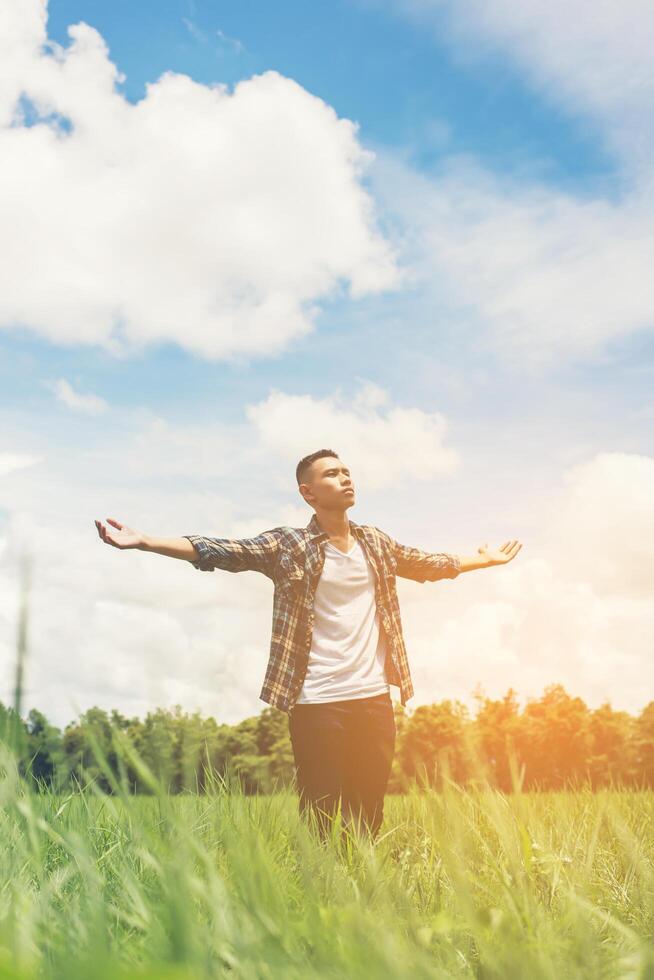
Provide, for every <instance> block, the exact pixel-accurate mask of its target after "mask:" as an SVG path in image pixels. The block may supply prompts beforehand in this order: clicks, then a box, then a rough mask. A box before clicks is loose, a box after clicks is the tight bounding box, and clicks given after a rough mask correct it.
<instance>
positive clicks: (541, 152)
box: [0, 0, 654, 726]
mask: <svg viewBox="0 0 654 980" xmlns="http://www.w3.org/2000/svg"><path fill="white" fill-rule="evenodd" d="M569 13H570V11H569V6H568V5H566V4H564V3H563V0H548V2H545V0H524V2H523V3H522V4H521V5H520V7H519V8H516V7H515V5H514V4H510V3H509V2H508V0H483V2H482V0H470V2H468V3H467V4H465V5H464V4H457V3H454V2H453V0H385V2H382V0H332V2H331V3H329V4H326V3H325V4H306V3H300V2H299V0H294V2H290V0H279V2H278V3H276V4H274V5H271V4H269V3H265V2H263V0H243V2H241V3H239V4H223V3H203V2H200V0H176V2H172V0H158V2H157V3H154V2H151V0H148V2H143V3H140V4H128V3H127V2H125V0H116V2H115V3H112V4H106V3H99V2H90V0H51V2H50V3H47V4H46V3H44V2H42V0H8V2H7V3H5V4H3V5H2V8H1V9H0V170H1V175H2V180H0V252H1V254H2V262H1V263H0V701H3V702H5V703H11V701H12V697H13V694H12V690H13V685H14V671H15V650H16V635H17V624H18V618H19V603H20V581H21V572H20V569H21V567H22V565H21V563H22V561H23V560H24V557H25V556H29V557H31V560H32V568H33V571H32V580H31V588H30V595H29V599H30V621H29V631H28V644H29V646H28V657H27V662H26V667H25V694H24V701H23V710H24V711H27V710H28V709H29V708H31V707H37V708H39V709H40V710H41V711H44V712H45V713H46V714H47V715H48V717H49V718H50V719H51V720H52V721H53V722H54V723H55V724H57V725H60V726H64V725H65V724H67V723H68V722H70V721H71V720H72V719H73V718H74V717H76V716H77V714H78V713H79V712H81V711H84V710H86V709H87V708H89V707H91V706H93V705H98V706H100V707H104V708H107V709H110V708H117V709H119V710H120V711H122V712H123V713H124V714H126V715H128V716H133V715H137V716H139V717H144V715H145V714H146V713H147V711H149V710H151V709H154V708H155V707H157V706H161V707H172V706H174V705H176V704H180V705H181V706H182V707H183V708H184V709H185V710H188V711H195V710H198V711H200V712H202V713H203V714H211V715H214V716H215V717H216V718H218V719H219V720H220V721H226V722H236V721H239V720H241V719H242V718H245V717H248V716H250V715H253V714H256V713H257V712H258V711H259V710H261V709H262V708H263V707H264V704H263V702H261V701H260V700H259V697H258V695H259V691H260V688H261V683H262V679H263V674H264V671H265V666H266V662H267V657H268V648H269V640H270V621H271V611H272V583H271V582H270V581H269V580H268V579H266V578H264V577H263V576H259V575H257V574H256V573H244V574H239V575H232V574H229V573H221V572H214V573H212V574H206V573H203V572H200V571H199V570H197V569H195V568H194V567H193V566H192V565H190V564H189V563H187V562H183V561H177V560H174V559H169V558H164V557H163V556H161V555H153V554H146V553H144V552H140V551H133V550H129V551H120V550H118V549H115V548H110V547H107V545H105V544H104V543H103V542H102V541H101V540H100V539H99V537H98V535H97V531H96V529H95V524H94V520H95V519H96V518H97V519H99V520H102V521H106V520H107V518H108V517H112V518H114V519H116V520H119V521H121V522H123V523H125V524H127V525H128V526H130V527H133V528H136V529H139V530H141V531H143V532H144V533H146V534H150V535H153V536H157V537H176V536H180V535H183V534H205V535H210V536H217V537H243V536H249V535H252V534H257V533H259V532H260V531H263V530H266V529H268V528H272V527H276V526H279V525H282V524H288V525H291V526H296V527H299V526H303V525H306V524H307V523H308V521H309V518H310V517H311V511H310V509H309V508H308V506H307V505H306V503H305V502H304V501H303V500H302V498H301V497H300V495H299V492H298V490H297V485H296V483H295V477H294V473H295V464H296V462H297V460H298V459H299V458H300V457H301V456H303V455H306V454H307V453H309V452H312V451H314V450H315V449H317V448H322V447H324V446H328V447H330V448H334V449H335V450H336V451H337V452H338V453H339V454H340V455H341V457H342V458H343V459H344V461H346V462H347V465H348V466H349V467H350V469H351V472H352V476H353V479H354V482H355V485H356V486H357V501H356V505H355V506H354V507H353V508H352V509H351V510H350V511H349V516H350V517H351V519H352V520H353V521H356V522H357V523H369V524H375V525H377V526H379V527H382V528H383V529H384V530H386V531H387V532H388V533H390V534H391V535H392V536H393V537H395V538H396V539H397V540H400V541H402V542H403V543H404V544H408V545H413V546H415V547H419V548H422V549H424V550H427V551H439V552H440V551H446V552H450V553H455V554H458V555H465V556H474V555H476V554H477V549H478V547H479V546H480V545H482V544H486V543H489V545H490V546H491V547H499V546H500V545H501V544H502V543H504V542H505V541H507V540H512V539H516V540H519V541H520V542H521V545H522V547H521V550H520V553H519V554H518V556H517V557H516V558H515V559H514V560H513V561H511V562H510V563H508V564H506V565H502V566H497V567H493V568H484V569H479V570H476V571H471V572H466V573H464V574H461V575H459V576H458V577H457V578H456V579H452V580H442V581H439V582H435V583H424V584H419V583H415V582H410V581H407V580H398V594H399V597H400V603H401V608H402V619H403V624H404V632H405V638H406V643H407V648H408V651H409V658H410V663H411V667H412V673H413V678H414V684H415V689H416V694H415V696H414V698H413V699H412V700H411V701H410V702H409V705H410V707H412V708H415V707H417V706H418V705H419V704H425V703H431V702H433V701H438V700H442V699H444V698H450V699H459V700H460V701H462V702H463V703H464V704H466V705H467V706H468V707H469V708H470V709H471V710H474V706H475V704H476V702H475V694H476V693H479V692H481V693H483V694H485V695H486V696H488V697H502V696H503V695H504V693H506V691H507V690H508V689H509V687H512V688H513V689H514V690H515V691H516V692H517V694H518V699H519V701H520V703H521V704H522V705H524V703H525V702H526V701H527V699H529V698H533V697H539V696H541V695H542V693H543V691H544V689H545V687H546V686H547V685H548V684H552V683H560V684H563V685H564V686H565V687H566V689H567V690H568V692H569V693H571V694H573V695H578V696H580V697H582V698H583V699H584V700H585V701H586V703H587V704H588V705H589V706H590V707H597V706H599V705H600V704H602V703H603V702H605V701H607V700H608V701H610V702H611V704H612V705H613V706H614V707H615V708H619V709H624V710H627V711H631V712H633V713H636V712H638V711H640V710H641V709H642V707H644V705H645V704H647V703H648V702H649V701H650V700H652V698H654V670H653V668H652V664H651V657H652V651H651V636H652V635H653V633H654V598H653V596H654V544H653V539H652V531H651V528H652V527H654V445H653V442H654V440H653V438H652V432H653V431H654V427H653V425H652V423H653V421H654V393H653V392H654V385H653V383H652V382H653V379H654V357H653V355H654V332H653V327H654V280H653V279H652V277H651V257H652V254H653V250H654V231H653V229H654V168H653V167H652V162H651V161H652V159H654V156H653V153H652V151H653V150H654V120H653V118H652V113H651V105H652V104H653V100H654V71H653V69H652V64H651V57H650V52H649V40H648V39H649V38H650V37H651V35H652V29H653V28H654V9H653V8H652V7H651V4H649V3H646V2H645V0H623V2H622V3H620V4H616V3H614V2H610V0H594V2H592V3H591V2H590V0H580V2H579V3H578V4H576V7H575V17H574V18H570V16H569ZM392 693H393V695H394V696H397V695H398V693H399V692H398V691H397V689H395V688H393V689H392Z"/></svg>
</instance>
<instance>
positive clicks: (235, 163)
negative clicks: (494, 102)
mask: <svg viewBox="0 0 654 980" xmlns="http://www.w3.org/2000/svg"><path fill="white" fill-rule="evenodd" d="M68 32H69V35H70V37H71V41H72V43H71V44H70V46H69V47H68V48H63V47H61V46H60V45H58V44H56V43H55V42H50V41H47V36H46V6H45V4H44V3H42V2H41V3H39V2H38V0H24V2H19V0H14V2H11V3H8V4H4V5H3V7H2V11H1V12H0V154H1V157H2V161H3V181H2V184H1V187H2V190H1V191H0V248H1V249H2V252H3V255H4V257H5V258H4V261H3V264H2V270H1V273H0V275H1V277H2V278H1V282H0V325H5V326H12V325H15V324H20V325H23V326H26V327H28V328H30V329H33V330H35V331H37V332H38V333H39V334H41V335H43V336H45V337H47V338H48V339H49V340H52V341H54V342H57V343H64V344H67V345H69V344H76V343H77V344H79V343H82V344H102V345H104V346H105V347H106V348H107V349H109V350H112V351H115V352H118V353H123V354H124V353H126V352H130V351H132V350H137V349H140V348H142V347H143V346H145V345H147V344H149V343H152V342H161V341H172V342H175V343H178V344H181V345H183V346H184V347H186V348H187V349H188V350H191V351H193V352H195V353H197V354H199V355H200V356H203V357H208V358H225V357H232V356H236V355H252V356H256V355H264V354H269V353H273V352H278V351H280V350H281V349H283V348H284V347H285V346H286V345H287V344H288V343H289V342H290V341H291V340H293V339H294V338H297V337H300V336H302V335H304V334H306V333H307V332H308V331H310V330H311V328H312V322H313V318H314V315H315V313H316V309H317V306H316V304H317V303H318V302H319V301H320V300H321V299H322V298H325V297H327V296H329V295H331V294H332V293H333V292H334V291H335V290H338V289H340V288H341V287H343V286H345V285H346V284H347V285H349V289H350V291H351V293H352V295H354V296H362V295H364V294H366V293H369V292H376V291H379V290H383V289H385V288H388V287H390V286H393V285H395V284H396V283H397V281H398V273H397V271H396V268H395V265H394V261H393V256H392V254H391V251H390V249H389V246H388V245H387V243H386V242H385V241H384V239H383V238H382V237H381V235H380V234H379V233H378V231H377V230H376V227H375V217H374V208H373V202H372V200H371V198H370V196H369V194H368V193H367V192H366V190H365V189H364V187H363V185H362V183H361V177H362V175H363V174H364V172H365V171H366V169H367V167H368V165H369V163H370V161H371V154H370V153H369V152H366V151H364V150H363V149H362V147H361V145H360V144H359V142H358V140H357V127H356V126H355V124H353V123H352V122H350V121H349V120H347V119H339V118H338V117H337V115H336V113H335V112H334V110H333V109H332V108H331V107H330V106H329V105H327V104H326V103H324V102H323V101H322V100H321V99H319V98H316V97H314V96H312V95H311V94H310V93H308V92H307V91H305V90H304V89H303V88H302V87H301V86H300V85H298V84H297V83H296V82H294V81H292V80H291V79H288V78H284V77H283V76H281V75H279V74H278V73H276V72H273V71H270V72H266V73H265V74H263V75H260V76H255V77H254V78H251V79H249V80H247V81H242V82H240V83H239V84H238V85H236V87H235V88H234V90H233V92H229V91H228V89H227V87H226V86H224V85H218V84H217V85H213V86H211V87H209V86H206V85H202V84H199V83H197V82H194V81H193V80H192V79H191V78H189V77H188V76H186V75H180V74H174V73H172V72H167V73H165V74H164V75H162V76H161V78H159V79H158V80H157V81H156V82H154V83H153V84H150V85H148V87H147V93H146V96H145V97H144V98H143V99H142V100H141V101H140V102H138V103H137V104H136V105H132V104H131V103H129V102H128V101H127V100H126V99H125V97H124V96H123V95H122V94H121V93H120V92H118V91H117V89H116V83H117V82H118V81H121V80H123V79H124V76H122V75H121V74H120V72H118V70H117V68H116V66H115V65H114V64H113V63H112V62H111V60H110V59H109V54H108V50H107V47H106V44H105V42H104V40H103V38H102V37H101V35H100V34H99V33H98V32H97V31H96V30H95V29H94V28H93V27H91V26H89V25H87V24H85V23H79V24H75V25H73V26H71V27H69V29H68ZM26 100H27V101H26ZM28 106H29V107H31V111H32V112H34V111H36V112H37V114H38V119H37V120H36V124H34V125H29V122H30V119H29V118H27V117H26V112H27V111H28ZM32 121H33V120H32Z"/></svg>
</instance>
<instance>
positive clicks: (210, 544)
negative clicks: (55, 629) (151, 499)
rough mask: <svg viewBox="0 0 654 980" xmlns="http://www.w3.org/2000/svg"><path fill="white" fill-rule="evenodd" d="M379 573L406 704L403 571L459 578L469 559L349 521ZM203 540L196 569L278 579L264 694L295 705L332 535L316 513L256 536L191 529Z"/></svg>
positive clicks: (390, 662)
mask: <svg viewBox="0 0 654 980" xmlns="http://www.w3.org/2000/svg"><path fill="white" fill-rule="evenodd" d="M349 524H350V531H351V533H352V534H353V535H354V536H355V537H356V538H357V540H358V541H359V542H360V543H361V546H362V548H363V551H364V553H365V555H366V557H367V559H368V561H369V562H370V564H371V566H372V569H373V571H374V573H375V599H376V604H377V611H378V613H379V620H380V625H381V627H382V629H383V631H384V634H385V637H386V641H387V642H386V651H387V653H386V677H387V680H388V682H389V683H390V684H393V685H395V686H397V687H399V688H400V694H401V700H402V704H406V702H407V700H408V699H409V698H410V697H411V696H412V694H413V683H412V681H411V673H410V671H409V662H408V659H407V653H406V647H405V645H404V637H403V635H402V622H401V619H400V607H399V603H398V599H397V592H396V588H395V576H396V575H399V576H400V577H401V578H410V579H414V581H416V582H427V581H428V582H434V581H436V580H437V579H442V578H456V576H457V575H458V574H459V573H460V571H461V562H460V561H459V559H458V558H457V557H456V556H455V555H448V554H445V553H438V554H431V553H428V552H426V551H420V550H419V549H418V548H409V547H407V546H406V545H403V544H399V543H398V542H397V541H395V540H393V538H391V537H390V536H389V535H388V534H386V533H385V532H384V531H380V530H379V528H377V527H373V526H371V525H367V524H355V523H354V522H353V521H350V522H349ZM183 536H184V537H185V538H188V540H189V541H190V542H191V543H192V544H193V545H194V546H195V549H196V551H197V552H198V556H199V557H198V560H197V561H194V562H191V564H192V565H193V566H194V568H197V569H199V570H200V571H203V572H212V571H213V570H214V568H220V569H222V570H223V571H226V572H246V571H254V572H261V573H262V574H263V575H266V576H267V577H268V578H270V579H272V581H273V583H274V586H275V594H274V600H273V625H272V637H271V643H270V656H269V660H268V667H267V669H266V674H265V678H264V682H263V687H262V688H261V694H260V695H259V696H260V698H261V700H262V701H266V702H267V703H268V704H272V705H274V706H275V707H277V708H281V709H282V710H283V711H290V710H291V709H292V707H293V705H294V704H295V702H296V700H297V698H298V695H299V693H300V690H301V688H302V684H303V683H304V676H305V674H306V671H307V664H308V662H309V652H310V650H311V637H312V633H313V616H314V614H313V602H314V596H315V593H316V586H317V584H318V580H319V578H320V574H321V572H322V568H323V563H324V560H325V555H324V545H325V542H326V541H327V540H328V539H329V535H328V534H327V532H326V531H323V530H322V528H321V527H320V524H319V523H318V519H317V517H316V515H315V514H313V516H312V518H311V520H310V521H309V523H308V525H307V526H306V527H276V528H273V529H272V530H271V531H264V532H263V533H262V534H258V535H257V536H256V537H255V538H209V537H204V536H202V535H199V534H185V535H183Z"/></svg>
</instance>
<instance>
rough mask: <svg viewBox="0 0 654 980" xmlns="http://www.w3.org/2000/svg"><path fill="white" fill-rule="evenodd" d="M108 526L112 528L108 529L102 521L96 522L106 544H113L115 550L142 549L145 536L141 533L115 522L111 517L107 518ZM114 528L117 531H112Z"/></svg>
mask: <svg viewBox="0 0 654 980" xmlns="http://www.w3.org/2000/svg"><path fill="white" fill-rule="evenodd" d="M107 524H111V528H108V527H107V526H106V525H105V524H103V523H102V521H96V522H95V526H96V528H97V529H98V534H99V535H100V537H101V538H102V540H103V541H104V542H105V544H112V545H113V546H114V548H140V547H141V545H142V544H143V535H142V534H141V532H140V531H134V530H132V528H131V527H127V525H126V524H121V523H120V521H114V520H113V519H112V518H111V517H108V518H107ZM112 528H115V529H116V530H112Z"/></svg>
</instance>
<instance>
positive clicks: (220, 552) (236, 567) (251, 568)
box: [182, 531, 279, 578]
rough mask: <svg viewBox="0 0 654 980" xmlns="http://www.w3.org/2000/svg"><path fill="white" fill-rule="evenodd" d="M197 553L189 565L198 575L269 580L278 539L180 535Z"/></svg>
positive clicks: (266, 534)
mask: <svg viewBox="0 0 654 980" xmlns="http://www.w3.org/2000/svg"><path fill="white" fill-rule="evenodd" d="M182 537H183V538H187V539H188V540H189V541H190V542H191V544H192V545H193V547H194V548H195V550H196V551H197V553H198V559H197V561H192V562H191V565H193V567H194V568H197V569H199V570H200V571H201V572H213V570H214V568H219V569H221V570H222V571H224V572H261V573H262V574H263V575H267V576H268V578H272V577H273V568H274V565H275V561H276V559H277V555H278V553H279V535H278V534H277V533H276V532H275V531H263V532H262V533H261V534H258V535H257V536H256V537H254V538H210V537H206V536H205V535H202V534H183V535H182Z"/></svg>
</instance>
